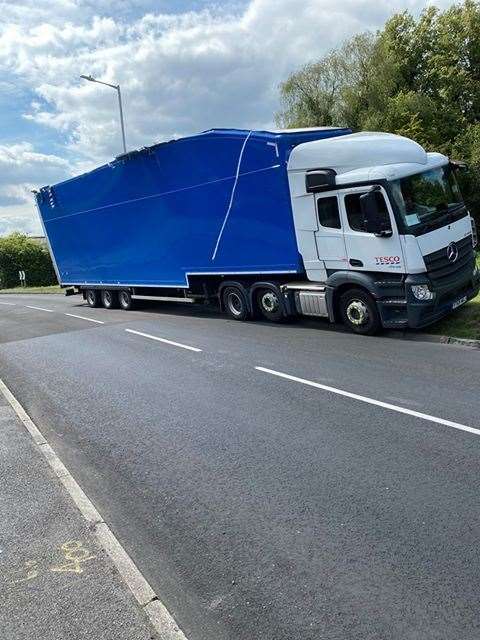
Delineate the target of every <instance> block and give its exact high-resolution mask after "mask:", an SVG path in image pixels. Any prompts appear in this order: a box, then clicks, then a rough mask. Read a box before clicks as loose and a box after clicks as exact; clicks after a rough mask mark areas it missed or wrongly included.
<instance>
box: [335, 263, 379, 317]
mask: <svg viewBox="0 0 480 640" xmlns="http://www.w3.org/2000/svg"><path fill="white" fill-rule="evenodd" d="M349 289H361V290H362V291H365V292H366V293H368V294H370V295H371V296H372V297H373V299H374V301H375V303H377V300H378V299H379V298H380V297H381V292H380V289H379V286H378V284H377V283H376V282H375V279H374V278H373V277H372V275H370V274H368V273H363V272H359V271H352V272H336V273H334V274H332V275H331V276H330V277H329V278H328V280H327V295H326V297H327V308H328V310H329V319H330V321H331V322H338V320H339V313H338V302H339V300H340V296H341V295H342V294H343V293H345V291H348V290H349ZM377 306H378V305H377Z"/></svg>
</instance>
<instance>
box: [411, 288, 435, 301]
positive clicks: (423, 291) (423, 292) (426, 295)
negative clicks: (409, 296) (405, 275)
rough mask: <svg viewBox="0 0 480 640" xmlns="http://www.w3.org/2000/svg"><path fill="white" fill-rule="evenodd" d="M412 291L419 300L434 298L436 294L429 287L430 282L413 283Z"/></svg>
mask: <svg viewBox="0 0 480 640" xmlns="http://www.w3.org/2000/svg"><path fill="white" fill-rule="evenodd" d="M412 293H413V295H414V296H415V298H416V299H417V300H433V296H434V295H435V294H434V293H433V291H430V289H429V288H428V284H412Z"/></svg>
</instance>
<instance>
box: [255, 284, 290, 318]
mask: <svg viewBox="0 0 480 640" xmlns="http://www.w3.org/2000/svg"><path fill="white" fill-rule="evenodd" d="M256 300H257V308H258V309H259V310H260V313H261V314H262V316H263V317H264V318H266V319H267V320H270V321H271V322H281V321H282V320H284V318H285V317H284V315H283V309H282V303H281V301H280V298H279V296H278V293H277V292H276V291H275V290H274V289H260V290H259V291H257V292H256Z"/></svg>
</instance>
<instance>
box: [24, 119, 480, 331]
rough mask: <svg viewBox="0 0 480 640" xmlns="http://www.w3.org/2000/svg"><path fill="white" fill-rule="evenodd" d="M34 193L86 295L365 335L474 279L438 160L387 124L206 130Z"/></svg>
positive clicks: (408, 322) (416, 320) (458, 206)
mask: <svg viewBox="0 0 480 640" xmlns="http://www.w3.org/2000/svg"><path fill="white" fill-rule="evenodd" d="M429 190H430V191H431V193H429ZM404 192H405V193H404ZM407 192H408V193H407ZM425 194H427V196H428V198H427V197H426V195H425ZM437 194H443V195H442V201H441V202H439V203H438V204H436V206H435V207H432V206H431V201H433V200H434V199H435V198H438V197H439V196H438V195H437ZM412 195H413V196H414V198H416V199H417V200H418V202H414V203H413V205H412ZM425 198H426V199H425ZM36 200H37V204H38V208H39V212H40V218H41V220H42V224H43V227H44V231H45V235H46V237H47V239H48V243H49V247H50V251H51V254H52V258H53V261H54V265H55V269H56V271H57V276H58V280H59V282H60V284H61V285H62V286H63V287H66V288H67V292H68V293H81V294H83V296H84V298H85V299H86V300H87V302H88V304H89V305H91V306H99V305H100V304H103V306H105V307H107V308H108V307H112V306H117V305H120V306H121V307H122V308H124V309H129V308H131V307H132V305H133V304H134V301H135V299H142V298H157V299H164V298H167V299H181V300H185V301H188V302H197V301H198V302H200V301H201V302H206V301H212V300H215V301H219V302H220V306H221V307H223V308H224V309H225V310H226V311H227V313H228V314H229V315H230V316H231V317H232V318H235V319H238V320H244V319H246V318H249V317H253V316H254V315H255V314H256V313H257V312H261V313H262V314H263V315H264V316H265V317H267V318H269V319H270V320H280V319H282V318H283V317H285V316H289V315H294V314H297V313H299V314H304V315H313V316H326V317H328V318H329V319H330V320H334V319H336V317H340V318H341V319H342V320H343V321H344V322H345V324H346V325H347V326H349V328H351V329H352V330H354V331H357V332H359V333H373V332H374V331H375V330H377V329H378V327H379V326H381V325H383V326H395V327H398V326H419V325H421V324H427V323H428V322H431V321H433V320H434V319H436V318H437V317H440V316H441V315H445V313H447V312H448V311H449V310H451V309H452V308H453V306H452V305H454V304H457V306H458V304H461V303H463V302H464V301H465V300H467V299H469V298H470V297H472V295H474V293H475V291H476V290H478V274H476V272H475V271H474V266H473V265H474V260H473V246H472V227H471V219H470V217H469V215H468V212H467V211H466V210H465V207H464V205H463V202H462V201H461V195H460V194H459V192H458V188H457V187H456V185H455V183H454V178H452V174H451V171H450V165H449V161H448V158H445V156H440V154H427V153H426V152H425V151H424V150H423V149H422V147H420V146H419V145H417V144H416V143H414V142H413V141H411V140H408V139H406V138H401V137H399V136H392V135H389V134H369V133H361V134H352V132H351V131H350V130H349V129H346V128H342V127H320V128H313V129H298V130H287V131H248V130H237V129H212V130H210V131H205V132H204V133H201V134H199V135H194V136H190V137H186V138H181V139H178V140H172V141H170V142H166V143H161V144H156V145H153V146H151V147H145V148H142V149H139V150H135V151H131V152H129V153H126V154H124V155H121V156H118V157H117V158H115V159H114V160H113V161H112V162H109V163H108V164H105V165H103V166H101V167H99V168H98V169H95V170H93V171H90V172H88V173H85V174H83V175H81V176H78V177H75V178H72V179H70V180H66V181H65V182H61V183H59V184H56V185H53V186H46V187H43V188H42V189H40V191H38V192H37V193H36ZM412 206H413V207H414V208H413V209H412ZM415 207H416V208H415ZM447 214H448V215H447ZM452 243H453V244H455V243H457V244H458V246H457V244H455V248H456V251H451V252H450V253H451V254H452V255H454V256H458V257H459V261H458V262H456V263H455V265H454V264H453V263H452V265H451V266H449V264H448V261H447V262H446V263H445V264H444V262H445V261H444V256H443V253H444V251H446V249H445V247H447V245H448V247H451V246H452ZM445 260H447V258H446V257H445ZM437 264H438V265H441V269H440V267H439V269H440V271H439V274H440V275H441V277H437V276H438V274H436V273H435V274H432V275H430V272H429V268H430V267H429V265H437ZM460 267H461V268H460ZM432 268H433V267H432ZM444 274H445V278H444V277H443V276H444ZM435 286H436V287H437V288H438V296H437V293H436V292H433V293H432V291H431V289H432V287H435ZM412 292H413V293H412ZM460 293H461V294H462V295H461V296H460ZM412 296H413V297H412ZM415 296H423V298H418V297H415ZM440 300H443V301H444V305H443V306H442V307H441V308H440V306H439V301H440ZM427 302H428V305H427ZM427 307H428V308H427Z"/></svg>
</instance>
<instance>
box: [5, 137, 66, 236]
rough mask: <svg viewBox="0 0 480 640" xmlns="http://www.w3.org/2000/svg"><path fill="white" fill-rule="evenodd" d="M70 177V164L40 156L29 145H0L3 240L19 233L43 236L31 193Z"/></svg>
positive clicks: (53, 157)
mask: <svg viewBox="0 0 480 640" xmlns="http://www.w3.org/2000/svg"><path fill="white" fill-rule="evenodd" d="M70 174H71V167H70V165H69V163H68V162H67V160H65V159H64V158H60V157H58V156H55V155H49V154H43V153H37V152H35V151H34V149H33V146H32V145H31V144H29V143H26V142H23V143H19V144H13V145H0V236H1V235H5V234H6V233H10V232H11V231H15V230H17V229H20V230H22V231H25V232H27V233H33V234H38V233H40V229H41V227H40V223H39V221H38V219H37V216H36V212H35V205H34V200H33V195H32V189H34V188H35V187H36V186H38V184H44V183H49V182H57V181H58V180H62V179H64V178H66V177H67V176H69V175H70Z"/></svg>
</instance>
